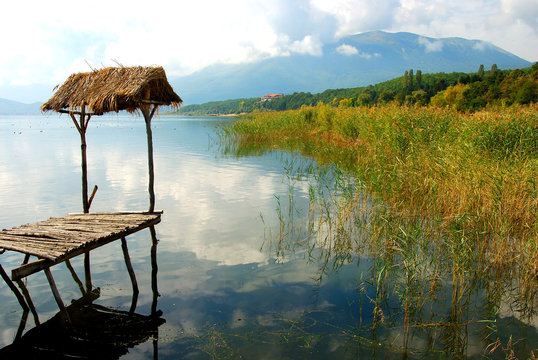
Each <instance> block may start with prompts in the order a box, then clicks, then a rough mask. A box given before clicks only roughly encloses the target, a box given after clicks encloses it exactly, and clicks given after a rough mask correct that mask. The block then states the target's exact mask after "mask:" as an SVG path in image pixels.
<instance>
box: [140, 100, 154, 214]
mask: <svg viewBox="0 0 538 360" xmlns="http://www.w3.org/2000/svg"><path fill="white" fill-rule="evenodd" d="M140 110H141V111H142V114H143V115H144V121H145V122H146V135H147V143H148V173H149V183H148V192H149V210H148V211H149V212H153V211H154V210H155V190H154V182H155V180H154V179H155V175H154V166H153V135H152V131H151V118H152V117H153V115H154V114H155V110H156V105H153V109H152V110H151V111H150V107H149V105H147V106H142V107H141V109H140Z"/></svg>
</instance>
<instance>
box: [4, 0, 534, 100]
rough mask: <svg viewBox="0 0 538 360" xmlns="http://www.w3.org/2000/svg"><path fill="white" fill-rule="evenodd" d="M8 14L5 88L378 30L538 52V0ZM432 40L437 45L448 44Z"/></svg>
mask: <svg viewBox="0 0 538 360" xmlns="http://www.w3.org/2000/svg"><path fill="white" fill-rule="evenodd" d="M103 9H106V11H103ZM2 13H3V14H4V15H5V16H4V17H3V18H2V21H1V22H0V31H1V32H2V33H3V34H6V36H3V37H1V38H0V46H1V48H2V56H1V57H0V87H3V88H4V89H6V87H7V86H15V85H32V84H43V85H44V84H47V86H50V88H52V86H54V85H56V84H58V83H59V82H61V81H63V80H64V79H65V78H66V77H67V76H68V75H69V74H70V73H71V72H73V71H87V70H89V66H88V65H87V64H86V61H87V62H88V63H90V64H91V66H93V67H101V66H103V65H105V66H108V65H115V63H114V61H113V60H116V61H118V62H119V63H122V64H124V65H127V66H128V65H135V64H136V65H153V64H159V65H162V66H164V67H165V69H166V71H167V73H168V74H170V75H183V74H188V73H190V72H193V71H196V70H199V69H201V68H202V67H205V66H207V65H211V64H214V63H243V62H254V61H258V60H260V59H265V58H270V57H274V56H281V55H286V54H290V53H293V52H296V53H303V54H313V55H321V54H322V47H323V45H324V44H326V43H328V42H332V41H334V40H336V39H339V38H342V37H345V36H348V35H352V34H356V33H360V32H365V31H371V30H385V31H408V32H414V33H418V34H421V35H423V36H427V37H434V38H438V37H452V36H458V37H464V38H470V39H480V40H485V41H489V42H492V43H493V44H495V45H497V46H499V47H501V48H504V49H506V50H508V51H511V52H514V53H516V54H517V55H519V56H522V57H524V58H526V59H528V60H531V61H536V60H538V2H536V1H535V0H475V1H463V0H455V1H451V2H446V1H442V0H296V1H293V2H290V1H287V0H273V1H265V0H229V1H226V2H222V1H211V0H200V1H186V0H178V1H173V0H156V1H154V2H153V3H151V5H150V6H148V4H147V2H143V1H141V0H133V1H132V2H131V3H130V4H129V6H125V5H124V4H123V3H121V2H111V1H105V0H95V1H93V2H92V6H87V5H86V4H85V3H79V2H72V1H67V0H51V1H49V2H35V3H32V4H31V6H28V3H27V2H21V1H9V2H6V3H5V4H3V5H2ZM148 14H152V15H151V16H148ZM8 35H9V36H8ZM424 45H425V46H426V49H427V50H429V51H435V50H438V49H439V47H440V46H441V44H439V43H433V44H426V43H425V44H424ZM357 50H358V51H359V49H357ZM348 51H353V50H350V49H348ZM354 55H359V56H360V55H361V53H360V51H359V53H358V54H354ZM362 55H363V57H367V55H368V54H366V53H364V54H362ZM369 55H370V56H375V55H372V54H369ZM8 92H9V91H8ZM2 93H6V91H5V90H3V91H2ZM34 101H35V99H34Z"/></svg>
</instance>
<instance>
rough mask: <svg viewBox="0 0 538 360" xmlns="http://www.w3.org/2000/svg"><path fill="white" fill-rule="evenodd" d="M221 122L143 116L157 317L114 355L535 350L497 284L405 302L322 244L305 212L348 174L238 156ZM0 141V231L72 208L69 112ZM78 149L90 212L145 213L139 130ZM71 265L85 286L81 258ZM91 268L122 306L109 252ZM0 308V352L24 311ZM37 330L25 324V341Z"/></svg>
mask: <svg viewBox="0 0 538 360" xmlns="http://www.w3.org/2000/svg"><path fill="white" fill-rule="evenodd" d="M231 121H234V120H233V119H230V118H216V117H176V116H160V117H156V118H155V119H154V120H153V122H152V127H153V142H154V161H155V193H156V209H160V210H163V211H164V213H163V215H162V222H161V223H160V224H158V225H157V226H156V227H155V229H156V233H157V238H158V239H159V243H158V248H157V263H158V291H159V294H160V296H159V297H158V303H157V308H158V309H160V310H162V318H163V319H164V320H165V321H166V322H164V323H163V324H162V325H160V326H159V327H158V330H157V331H152V332H151V336H145V335H144V334H142V335H144V336H140V340H139V341H134V342H133V344H132V346H131V345H129V346H124V348H122V349H121V351H119V353H118V355H114V356H111V357H110V358H122V359H154V358H159V359H178V358H189V359H206V358H246V359H275V358H278V359H301V358H305V359H306V358H309V359H310V358H318V359H325V358H342V359H346V358H349V359H351V358H361V357H369V358H384V359H385V358H389V359H392V358H398V359H400V358H402V357H403V358H431V357H435V358H480V357H482V356H487V357H491V358H505V357H506V356H507V355H508V354H510V353H511V352H513V353H514V354H515V355H517V356H519V357H528V356H530V353H531V351H533V350H534V354H535V355H538V353H537V352H536V348H537V345H536V344H538V317H537V315H536V311H535V310H534V306H535V302H536V297H530V303H529V301H527V302H525V301H521V300H520V299H519V298H517V296H516V295H514V291H513V289H510V288H509V287H506V286H504V285H503V287H502V288H501V287H500V288H495V287H492V285H491V284H492V283H494V282H495V281H493V280H492V279H494V277H492V278H491V279H484V280H483V281H482V280H481V279H472V281H469V282H465V283H464V284H463V285H462V283H457V284H456V283H454V282H453V279H452V274H450V273H446V274H442V276H441V277H439V278H438V279H437V280H436V281H435V286H433V285H432V284H433V283H432V282H421V281H422V280H417V281H416V282H415V283H414V284H415V288H413V290H412V291H411V290H410V287H409V286H408V287H404V286H403V285H402V284H403V282H402V281H403V280H402V278H401V277H397V276H395V275H394V276H393V278H391V274H396V273H397V270H398V269H395V270H394V271H393V272H385V273H384V274H388V275H387V276H388V277H387V279H385V280H383V281H384V282H383V281H382V279H380V277H379V276H378V275H379V274H380V272H379V268H380V267H382V266H383V264H382V263H380V261H379V259H378V258H376V257H373V256H371V253H370V252H367V251H364V252H361V251H357V250H356V249H355V248H353V247H352V246H349V247H346V245H345V244H336V242H338V241H340V239H341V238H342V237H341V236H340V235H341V234H339V235H338V236H335V237H332V235H328V234H330V233H331V231H333V230H332V228H331V226H330V224H331V222H330V221H328V222H324V225H323V226H322V227H321V228H314V227H312V221H311V220H312V219H311V217H312V216H313V215H312V214H314V216H320V215H319V214H320V211H321V212H323V209H322V210H320V209H319V208H318V209H317V210H315V211H313V200H312V199H313V198H316V196H317V198H318V199H322V200H323V201H322V203H323V202H324V201H325V200H327V199H334V198H339V197H342V196H346V191H347V190H346V189H351V191H352V189H353V187H354V182H353V179H352V178H349V177H348V176H346V174H345V173H343V172H341V171H340V170H339V169H337V168H334V167H331V166H318V165H317V164H316V163H315V162H314V161H313V160H311V159H307V158H304V157H301V156H300V155H298V154H296V153H286V152H280V151H278V150H276V149H267V150H265V151H250V152H249V151H247V152H241V151H237V149H234V146H233V144H232V145H230V144H229V143H227V142H226V141H223V140H222V138H221V137H219V134H220V132H221V131H220V129H221V128H222V127H223V126H226V124H228V123H230V122H231ZM0 140H1V141H0V154H1V156H0V205H1V210H0V227H1V228H11V227H13V226H17V225H21V224H24V223H30V222H36V221H40V220H45V219H47V218H49V217H51V216H57V217H61V216H64V215H66V214H67V213H73V212H81V210H82V205H81V170H80V142H79V136H78V133H77V131H76V129H75V128H74V126H73V124H72V122H71V120H70V118H69V117H68V116H66V115H64V116H61V117H58V116H56V115H43V116H0ZM227 141H229V140H227ZM87 143H88V149H87V152H88V182H89V187H90V189H91V188H93V186H94V185H98V186H99V190H98V191H97V194H96V197H95V199H94V201H93V203H92V206H91V212H98V211H122V210H133V211H141V210H146V209H147V207H148V204H149V202H148V195H147V157H146V156H147V154H146V149H147V148H146V134H145V125H144V121H143V119H141V118H140V117H136V116H133V117H132V116H126V115H118V116H105V117H102V118H99V117H93V118H92V119H91V121H90V125H89V128H88V132H87ZM315 194H318V195H315ZM315 214H317V215H315ZM323 216H326V217H330V214H329V212H328V211H327V212H326V213H323ZM327 224H328V225H327ZM313 232H315V236H313V235H312V233H313ZM348 235H349V236H351V237H353V236H363V235H361V234H355V233H354V232H353V231H352V230H350V231H349V233H346V236H348ZM320 239H323V240H324V241H320ZM328 241H334V243H331V244H329V243H328ZM127 242H128V246H129V252H130V256H131V261H132V264H133V267H134V270H135V273H136V276H137V280H138V285H139V288H140V294H139V296H138V302H137V307H136V313H137V314H142V315H147V314H149V313H150V311H151V306H152V300H153V293H152V289H151V271H152V265H151V256H150V247H151V236H150V233H149V231H148V230H143V231H140V232H138V233H136V234H133V235H130V236H129V237H128V238H127ZM22 259H23V255H22V254H19V253H16V252H11V251H7V252H5V253H4V254H2V255H0V263H1V264H2V266H3V267H4V268H5V269H6V271H8V270H9V269H11V268H13V267H16V266H18V264H20V263H21V261H22ZM72 264H73V267H74V268H75V270H76V272H77V273H78V274H79V276H83V262H82V256H80V257H78V258H75V259H73V260H72ZM91 269H92V281H93V286H94V287H98V288H99V289H100V295H99V297H98V298H97V299H96V300H95V301H94V304H97V305H99V306H102V307H103V308H106V309H110V311H119V312H121V311H128V310H129V308H130V306H131V301H132V288H131V282H130V280H129V274H128V272H127V270H126V267H125V262H124V260H123V254H122V249H121V246H120V242H119V241H117V242H113V243H111V244H108V245H105V246H103V247H101V248H99V249H96V250H94V251H92V256H91ZM8 273H9V271H8ZM52 274H53V275H54V278H55V280H56V284H57V286H58V289H59V292H60V294H61V296H62V299H63V301H64V303H66V304H69V303H70V302H71V300H73V299H78V298H80V297H81V293H80V291H79V288H78V286H77V284H76V283H75V282H74V281H73V278H72V277H71V275H70V273H69V271H68V270H67V268H66V266H65V265H64V264H60V265H56V266H54V267H52ZM471 278H472V277H471ZM407 280H408V281H411V280H412V281H415V280H413V279H411V280H410V279H409V278H408V279H407ZM382 282H383V284H385V285H383V286H380V283H382ZM25 284H26V287H27V288H28V290H29V293H30V295H31V296H32V300H33V302H34V305H35V307H36V310H37V313H38V314H39V318H40V321H41V322H42V323H44V322H46V321H47V320H48V319H52V318H53V317H54V316H55V314H56V313H58V307H57V305H56V303H55V301H54V297H53V295H52V292H51V290H50V288H49V286H48V283H47V281H46V278H45V275H44V274H43V273H42V272H41V273H38V274H34V275H31V276H29V277H28V278H27V279H26V280H25ZM402 289H405V291H404V290H402ZM424 289H426V290H427V291H424ZM411 293H413V294H415V295H413V296H411V295H409V294H411ZM418 293H420V296H418V295H416V294H418ZM0 304H1V305H0V309H1V310H0V348H2V347H6V346H8V345H9V344H11V343H12V342H13V340H14V337H15V335H16V333H17V329H18V328H19V324H20V321H21V316H22V313H23V312H22V309H21V307H20V306H19V303H18V302H17V299H16V297H15V296H14V294H13V293H12V292H11V290H10V289H9V288H8V287H7V286H6V284H5V283H4V282H2V283H1V285H0ZM524 307H526V308H525V309H524ZM86 321H88V322H91V321H92V318H91V317H90V318H89V319H87V320H86ZM96 321H97V320H96ZM34 326H35V325H34V322H33V318H32V316H31V315H30V317H29V318H28V321H27V324H26V326H25V332H28V331H29V330H30V329H32V328H33V327H34ZM103 327H104V328H106V326H104V325H103ZM136 335H137V334H134V335H133V334H130V335H129V336H133V337H136ZM104 347H105V345H103V348H104ZM120 347H121V346H120ZM94 350H95V349H94ZM58 351H60V350H58ZM66 352H67V350H66Z"/></svg>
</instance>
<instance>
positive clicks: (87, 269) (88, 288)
mask: <svg viewBox="0 0 538 360" xmlns="http://www.w3.org/2000/svg"><path fill="white" fill-rule="evenodd" d="M84 278H85V282H86V292H90V291H92V273H91V270H90V252H89V251H88V252H85V253H84Z"/></svg>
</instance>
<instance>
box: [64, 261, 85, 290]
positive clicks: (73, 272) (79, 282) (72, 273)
mask: <svg viewBox="0 0 538 360" xmlns="http://www.w3.org/2000/svg"><path fill="white" fill-rule="evenodd" d="M65 266H67V269H69V272H70V273H71V276H72V277H73V280H75V282H76V283H77V285H78V288H79V289H80V292H81V293H82V296H84V295H86V291H85V290H84V285H82V281H80V279H79V277H78V275H77V273H76V272H75V269H73V266H72V265H71V261H69V259H67V260H65Z"/></svg>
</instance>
